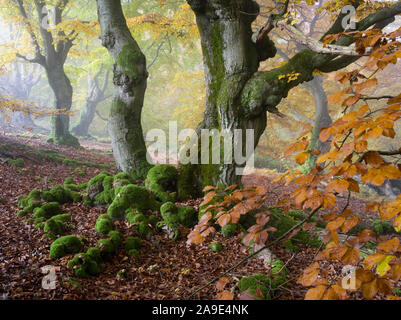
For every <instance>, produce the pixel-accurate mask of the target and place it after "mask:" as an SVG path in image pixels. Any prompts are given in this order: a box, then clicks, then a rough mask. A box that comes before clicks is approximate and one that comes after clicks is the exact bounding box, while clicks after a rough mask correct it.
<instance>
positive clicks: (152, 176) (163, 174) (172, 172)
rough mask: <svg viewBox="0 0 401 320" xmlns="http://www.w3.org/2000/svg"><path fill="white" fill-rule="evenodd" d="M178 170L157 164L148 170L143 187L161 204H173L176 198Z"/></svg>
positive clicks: (170, 166)
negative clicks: (170, 202)
mask: <svg viewBox="0 0 401 320" xmlns="http://www.w3.org/2000/svg"><path fill="white" fill-rule="evenodd" d="M177 179H178V170H177V169H176V168H175V167H174V166H172V165H168V164H158V165H156V166H154V167H153V168H152V169H150V170H149V172H148V175H147V177H146V181H145V187H146V188H147V189H148V190H150V191H151V192H152V194H154V195H155V197H156V198H157V199H158V200H159V201H161V202H163V203H164V202H168V201H172V202H174V201H175V200H176V197H177Z"/></svg>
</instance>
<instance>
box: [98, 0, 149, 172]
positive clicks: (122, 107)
mask: <svg viewBox="0 0 401 320" xmlns="http://www.w3.org/2000/svg"><path fill="white" fill-rule="evenodd" d="M97 6H98V16H99V23H100V28H101V39H102V45H103V46H104V47H106V48H107V49H108V51H109V53H110V54H111V55H112V57H113V58H114V62H115V64H114V66H113V73H114V74H113V83H114V93H113V102H112V105H111V110H110V116H109V134H110V138H111V143H112V147H113V154H114V158H115V160H116V163H117V166H118V168H119V169H120V170H122V171H124V172H127V173H129V174H131V175H132V176H134V177H137V178H144V177H145V176H146V174H147V171H148V170H149V167H150V164H149V163H148V162H147V152H146V145H145V141H144V138H143V133H142V125H141V113H142V107H143V100H144V95H145V90H146V85H147V77H148V72H147V70H146V58H145V56H144V54H143V53H142V51H141V50H140V48H139V46H138V44H137V43H136V41H135V40H134V39H133V38H132V36H131V33H130V31H129V29H128V27H127V24H126V21H125V18H124V14H123V11H122V8H121V3H120V1H116V0H97Z"/></svg>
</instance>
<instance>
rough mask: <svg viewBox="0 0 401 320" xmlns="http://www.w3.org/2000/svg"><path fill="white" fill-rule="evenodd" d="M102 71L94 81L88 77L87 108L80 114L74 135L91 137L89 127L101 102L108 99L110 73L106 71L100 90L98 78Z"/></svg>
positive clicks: (73, 130)
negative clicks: (107, 90)
mask: <svg viewBox="0 0 401 320" xmlns="http://www.w3.org/2000/svg"><path fill="white" fill-rule="evenodd" d="M101 71H102V68H101V69H100V70H99V72H98V73H97V74H96V75H95V76H94V77H93V78H92V79H91V78H90V77H89V76H88V96H87V97H86V104H85V108H84V109H83V110H82V111H81V113H80V116H79V122H78V124H77V125H76V126H74V127H73V128H72V130H71V131H72V133H73V134H75V135H77V136H80V137H90V134H89V126H90V125H91V123H92V121H93V119H94V117H95V113H96V109H97V106H98V104H99V103H100V102H102V101H103V100H105V99H107V98H108V96H105V95H104V93H105V91H106V88H107V82H108V79H109V72H108V71H106V74H105V77H104V82H103V85H102V87H101V88H100V87H99V84H98V82H97V77H98V76H99V74H100V73H101Z"/></svg>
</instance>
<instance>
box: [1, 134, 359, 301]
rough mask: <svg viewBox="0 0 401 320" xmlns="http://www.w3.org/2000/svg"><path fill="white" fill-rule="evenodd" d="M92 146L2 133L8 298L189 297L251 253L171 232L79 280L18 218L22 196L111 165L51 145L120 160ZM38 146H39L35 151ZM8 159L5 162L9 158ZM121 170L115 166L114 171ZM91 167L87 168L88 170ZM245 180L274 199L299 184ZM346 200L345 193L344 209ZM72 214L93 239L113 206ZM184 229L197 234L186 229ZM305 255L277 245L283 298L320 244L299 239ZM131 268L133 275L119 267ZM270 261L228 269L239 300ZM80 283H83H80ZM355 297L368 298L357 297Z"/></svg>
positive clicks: (236, 242) (299, 294)
mask: <svg viewBox="0 0 401 320" xmlns="http://www.w3.org/2000/svg"><path fill="white" fill-rule="evenodd" d="M81 144H82V146H83V147H84V148H81V149H74V148H70V147H60V146H55V145H51V144H47V143H46V141H45V139H44V138H40V137H39V138H38V137H36V138H35V137H30V138H24V137H15V136H4V135H0V150H3V154H0V299H2V298H3V299H187V298H188V297H189V296H190V294H191V293H192V292H194V291H195V290H196V289H197V288H200V287H201V286H202V285H204V284H206V283H208V282H209V281H210V280H211V279H213V278H214V277H215V276H217V275H219V274H221V273H223V272H224V271H225V270H227V269H229V268H230V267H231V266H233V265H234V264H236V263H237V262H238V261H240V260H241V259H242V258H244V257H245V256H247V254H248V253H247V249H246V248H245V247H244V246H243V245H242V244H241V242H240V239H239V238H238V237H234V238H229V239H227V238H224V237H222V236H221V235H216V237H215V239H214V240H215V241H219V242H220V243H221V244H222V245H223V248H224V249H223V250H222V251H221V252H219V253H215V252H213V251H211V250H210V249H209V248H208V247H207V246H199V247H191V248H188V247H187V246H186V237H185V233H184V236H182V237H181V239H180V240H178V241H176V242H172V241H170V240H168V239H166V237H164V235H161V234H156V233H155V234H154V235H153V238H152V239H150V240H143V248H141V249H140V256H139V258H138V259H134V258H132V257H130V256H127V255H126V253H125V251H123V250H121V251H120V252H119V253H118V254H116V255H115V256H114V257H113V258H112V260H111V261H110V262H108V263H107V264H106V268H105V269H104V270H103V271H102V272H101V274H100V275H99V276H98V277H92V278H87V279H76V278H74V276H73V274H72V271H71V270H69V269H68V268H67V267H66V264H67V262H68V260H69V259H70V258H71V256H67V257H64V258H62V259H58V260H53V259H51V258H50V257H49V247H50V244H51V242H52V241H51V240H50V239H48V238H45V237H43V236H42V235H43V231H41V230H35V229H34V228H33V225H32V223H29V222H26V221H25V220H24V219H22V218H18V217H17V215H16V213H17V201H18V197H19V196H21V195H26V194H28V193H29V192H30V191H31V190H32V189H43V188H48V187H51V186H53V185H56V184H63V181H64V180H65V179H66V178H67V177H73V178H74V180H75V181H76V183H85V182H87V181H88V180H89V179H90V178H92V177H93V176H95V175H97V174H98V173H99V172H101V171H104V170H105V169H99V168H95V167H91V166H85V165H82V166H79V167H80V168H81V169H82V170H83V171H81V170H79V172H78V171H77V168H76V167H73V166H68V165H64V164H60V163H57V162H54V161H50V160H49V159H44V158H43V157H42V156H41V151H40V150H43V149H53V150H57V151H59V152H60V153H61V154H62V155H63V156H65V157H66V158H68V159H74V160H80V161H90V162H93V163H97V164H107V165H110V166H114V160H113V157H112V155H111V153H110V151H111V148H110V145H108V144H105V143H96V142H93V141H81ZM38 150H39V152H37V151H38ZM35 151H36V152H35ZM8 153H9V154H12V155H14V156H15V157H17V158H23V159H24V163H25V164H24V166H23V167H15V166H12V165H9V164H8V163H7V162H6V161H4V159H5V158H6V157H7V154H8ZM2 159H3V160H2ZM106 171H109V172H110V173H114V170H111V169H109V170H106ZM83 172H84V173H83ZM244 184H245V185H265V186H266V187H267V189H268V191H269V193H270V194H271V197H269V199H268V203H267V204H269V205H274V204H275V203H276V202H277V201H278V200H281V199H284V198H285V197H286V196H288V195H289V193H290V192H291V190H292V188H291V187H286V186H284V185H283V184H280V183H272V177H269V176H268V175H267V176H261V175H258V174H257V173H255V174H251V175H249V176H245V177H244ZM200 201H201V200H200V199H197V200H192V201H190V202H188V203H187V205H192V206H194V207H195V209H198V206H199V203H200ZM345 201H346V199H340V201H339V202H340V203H339V207H338V208H341V206H343V205H344V204H345ZM365 203H366V200H363V199H362V200H361V199H352V200H351V207H352V208H353V209H354V210H356V211H357V212H363V207H364V205H365ZM62 208H63V210H64V212H66V213H70V214H71V215H72V225H73V226H71V227H70V228H69V230H68V232H67V233H68V234H76V235H82V236H84V237H85V238H86V239H87V240H88V246H89V245H93V244H95V243H96V242H97V240H99V239H100V238H101V237H100V236H99V234H98V233H97V232H96V231H95V228H94V225H95V221H96V219H97V217H98V216H99V215H100V214H103V213H106V211H107V209H106V208H101V207H90V206H86V205H84V204H82V203H67V204H65V205H62ZM116 227H117V229H118V230H120V231H121V232H122V233H123V234H124V236H129V235H133V231H132V230H131V229H130V228H129V226H128V225H127V224H125V223H122V222H120V223H118V222H116ZM184 232H187V233H188V232H189V230H185V231H184ZM299 247H300V249H301V250H300V251H299V252H298V253H295V254H294V253H289V252H287V251H286V250H285V249H284V247H283V246H281V245H280V244H277V245H275V246H274V247H273V248H272V252H273V254H274V255H275V256H276V257H277V258H279V259H281V260H282V261H283V262H284V263H286V266H287V268H288V270H289V272H290V276H289V280H288V282H287V286H286V288H285V289H284V290H282V291H281V293H280V295H279V296H278V297H277V298H276V299H285V300H293V299H296V300H299V299H303V297H304V295H305V292H306V288H303V287H302V286H300V285H298V284H297V283H296V282H297V279H298V278H299V276H300V274H301V272H302V270H303V269H304V268H306V267H307V266H309V265H310V264H311V263H312V261H313V259H314V257H315V255H316V254H317V252H318V248H315V247H310V246H307V245H299ZM46 265H53V266H55V267H56V271H57V273H56V275H57V286H56V289H55V290H45V289H43V288H42V285H41V283H42V279H43V277H44V274H42V271H41V268H42V267H44V266H46ZM326 267H327V271H328V273H329V274H330V275H332V276H333V277H334V276H338V273H339V272H341V269H339V266H338V265H336V264H335V263H333V264H329V263H326ZM120 270H125V274H126V277H124V278H121V277H120V276H119V275H118V273H119V271H120ZM268 271H269V266H266V265H264V263H263V261H262V260H261V259H258V258H251V259H249V260H248V261H247V262H245V263H244V264H243V265H241V266H239V267H238V268H237V269H235V270H234V271H232V272H230V273H228V274H227V277H228V278H229V279H230V283H229V284H228V286H227V287H228V288H231V289H232V290H233V292H234V297H235V299H238V298H239V294H240V292H239V289H238V288H237V286H236V283H237V281H238V279H241V277H243V276H246V275H250V274H253V273H267V272H268ZM76 281H78V282H76ZM216 296H217V292H216V288H215V286H213V285H210V286H208V287H207V288H205V289H203V290H201V291H200V292H199V293H197V294H196V295H195V296H193V297H192V298H193V299H216ZM354 298H355V299H358V298H361V297H360V296H359V295H357V294H356V295H355V297H354Z"/></svg>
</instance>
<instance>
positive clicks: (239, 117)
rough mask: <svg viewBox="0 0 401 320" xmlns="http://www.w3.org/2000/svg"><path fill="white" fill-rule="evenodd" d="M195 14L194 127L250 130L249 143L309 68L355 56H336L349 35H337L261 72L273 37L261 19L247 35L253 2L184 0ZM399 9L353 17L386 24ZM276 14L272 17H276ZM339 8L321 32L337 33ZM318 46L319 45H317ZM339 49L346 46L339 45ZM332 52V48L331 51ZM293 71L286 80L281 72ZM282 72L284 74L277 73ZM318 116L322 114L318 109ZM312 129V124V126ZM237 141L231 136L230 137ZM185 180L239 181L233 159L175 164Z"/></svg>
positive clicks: (335, 65)
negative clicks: (199, 87) (199, 101)
mask: <svg viewBox="0 0 401 320" xmlns="http://www.w3.org/2000/svg"><path fill="white" fill-rule="evenodd" d="M187 2H188V3H189V5H190V6H191V8H192V10H193V11H194V13H195V15H196V21H197V25H198V28H199V32H200V35H201V44H202V50H203V56H204V69H205V74H206V86H207V102H206V111H205V114H204V120H203V122H202V123H201V125H200V126H199V128H198V132H200V131H201V129H218V130H220V131H222V130H228V131H230V132H232V131H233V130H235V129H239V130H242V131H243V134H242V136H243V138H244V137H245V130H246V129H253V130H254V146H252V147H253V148H254V147H255V146H256V145H257V143H258V141H259V138H260V136H261V135H262V133H263V131H264V129H265V126H266V112H276V111H277V109H276V106H277V105H278V104H279V103H280V101H281V100H282V99H283V98H285V97H287V95H288V92H289V91H290V90H291V89H292V88H294V87H296V86H298V85H300V84H302V83H304V82H309V81H312V80H313V78H314V75H313V72H314V71H315V70H320V71H322V72H325V71H329V72H331V71H334V70H338V69H341V68H343V67H344V66H346V65H348V64H350V63H352V62H354V61H355V60H356V59H358V57H355V56H354V55H353V53H352V54H351V55H350V56H349V55H348V56H340V54H341V50H339V49H341V47H340V46H343V47H348V46H350V45H351V44H352V43H353V42H354V40H353V39H352V38H351V37H340V38H339V40H338V41H337V43H336V44H335V45H336V47H335V48H336V50H334V51H332V52H324V53H320V52H314V51H313V50H311V49H309V48H307V49H304V50H302V51H301V52H299V53H298V54H296V55H295V56H293V57H292V58H291V59H290V60H289V61H288V63H287V64H286V65H284V66H282V67H280V68H276V69H273V70H269V71H265V72H257V70H258V67H259V63H260V62H261V61H263V60H265V59H268V58H271V57H273V56H274V55H275V54H276V48H275V46H274V43H273V42H272V41H270V40H269V38H268V32H269V31H270V30H271V29H272V28H274V27H275V26H276V25H277V23H275V24H266V30H260V32H258V33H257V34H256V37H254V39H255V38H256V39H257V40H256V41H253V40H252V38H253V37H252V36H253V35H252V30H251V23H252V22H253V21H254V19H255V18H256V16H257V15H258V13H259V6H258V5H257V3H256V2H255V1H253V0H230V1H227V0H187ZM400 12H401V3H397V4H395V5H393V6H392V7H391V8H387V9H384V10H381V11H378V12H376V13H373V14H372V15H370V16H368V17H367V18H365V19H363V20H362V21H360V22H359V23H357V30H366V29H367V28H369V27H371V26H375V25H379V24H381V25H380V27H383V26H385V25H387V24H389V23H390V22H391V21H392V20H391V19H392V18H393V17H394V15H396V14H399V13H400ZM279 18H280V17H277V15H276V16H275V17H274V19H275V20H277V19H279ZM343 18H344V15H343V14H340V15H339V16H338V18H337V20H336V21H335V22H334V24H333V26H332V27H331V28H330V30H329V31H328V32H327V34H329V33H339V32H341V31H344V30H343V29H342V26H341V25H342V24H341V21H342V19H343ZM318 51H320V50H318ZM344 52H348V53H349V52H350V51H349V50H348V51H347V50H345V49H344ZM331 53H333V54H331ZM288 74H296V79H295V80H291V81H289V79H288V78H287V77H285V75H288ZM283 76H284V77H283ZM322 116H324V115H322ZM316 130H317V129H316ZM240 142H243V148H245V144H244V142H245V141H244V139H243V141H234V144H235V143H240ZM181 167H182V170H183V173H184V175H183V176H185V177H186V184H187V185H189V184H191V185H194V184H195V185H197V186H198V187H200V188H201V187H202V186H205V185H218V184H223V185H230V184H235V183H239V182H240V178H241V177H240V176H238V175H236V170H235V169H236V168H237V167H238V165H235V164H224V163H220V164H209V165H205V164H200V165H191V166H190V165H184V166H181Z"/></svg>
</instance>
